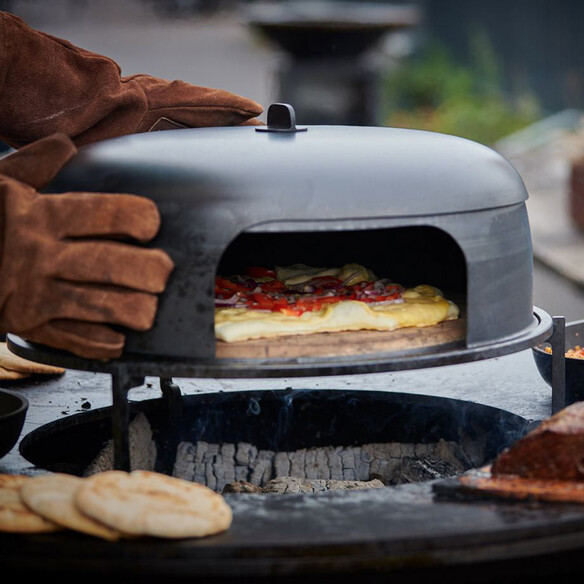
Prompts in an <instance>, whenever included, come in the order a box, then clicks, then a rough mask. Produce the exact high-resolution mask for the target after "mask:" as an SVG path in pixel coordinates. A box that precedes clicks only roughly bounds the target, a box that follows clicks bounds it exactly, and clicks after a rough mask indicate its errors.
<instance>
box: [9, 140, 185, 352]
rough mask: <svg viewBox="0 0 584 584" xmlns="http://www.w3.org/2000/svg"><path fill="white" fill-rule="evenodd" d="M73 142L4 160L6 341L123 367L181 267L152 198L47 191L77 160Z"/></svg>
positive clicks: (34, 147) (36, 146) (44, 145)
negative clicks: (132, 334)
mask: <svg viewBox="0 0 584 584" xmlns="http://www.w3.org/2000/svg"><path fill="white" fill-rule="evenodd" d="M75 152H76V148H75V146H74V145H73V143H72V142H71V141H70V140H69V139H68V138H67V137H66V136H65V135H62V134H61V135H59V134H57V135H53V136H49V137H47V138H45V139H43V140H39V141H37V142H35V143H33V144H31V145H29V146H26V147H24V148H22V149H21V150H19V151H17V152H15V153H14V154H11V155H9V156H7V157H5V158H4V159H2V160H0V235H1V237H0V242H2V243H1V245H2V249H1V250H0V332H10V333H14V334H18V335H20V336H22V337H23V338H26V339H28V340H30V341H36V342H39V343H43V344H46V345H49V346H51V347H55V348H58V349H65V350H68V351H71V352H72V353H74V354H76V355H78V356H80V357H85V358H92V359H94V358H114V357H118V356H119V355H120V354H121V353H122V350H123V345H124V335H123V334H122V333H121V332H119V331H118V330H115V328H113V327H115V325H120V326H123V327H128V328H130V329H134V330H137V331H144V330H147V329H149V328H150V327H151V326H152V325H153V322H154V317H155V313H156V309H157V294H158V293H160V292H162V291H163V290H164V288H165V286H166V282H167V279H168V277H169V275H170V273H171V270H172V268H173V262H172V260H171V259H170V258H169V257H168V255H167V254H166V253H165V252H164V251H162V250H159V249H148V248H145V247H141V246H138V245H136V242H147V241H149V240H151V239H152V238H153V237H154V236H155V235H156V233H157V231H158V229H159V225H160V216H159V213H158V210H157V208H156V205H155V204H154V203H153V202H152V201H150V200H149V199H146V198H143V197H138V196H136V195H130V194H100V193H66V194H59V195H48V194H47V195H43V194H40V193H39V192H38V190H40V189H41V188H42V187H43V186H45V185H46V184H47V183H48V182H49V181H50V180H51V179H52V178H53V177H54V176H55V175H56V174H57V172H58V171H59V170H60V169H61V168H62V167H63V165H64V164H65V163H66V162H67V161H68V160H69V159H70V158H71V157H72V156H73V155H74V154H75Z"/></svg>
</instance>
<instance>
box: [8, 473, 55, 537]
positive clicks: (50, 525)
mask: <svg viewBox="0 0 584 584" xmlns="http://www.w3.org/2000/svg"><path fill="white" fill-rule="evenodd" d="M32 478H33V477H28V476H24V475H12V474H0V531H9V532H19V533H45V532H49V531H58V530H60V529H62V528H61V527H60V526H59V525H57V524H56V523H54V522H53V521H50V520H48V519H45V518H44V517H42V516H41V515H39V514H38V513H35V512H34V511H32V510H31V509H30V508H29V507H27V506H26V505H25V504H24V502H23V501H22V498H21V494H20V490H21V488H22V486H23V485H25V484H26V483H27V482H28V481H30V480H32Z"/></svg>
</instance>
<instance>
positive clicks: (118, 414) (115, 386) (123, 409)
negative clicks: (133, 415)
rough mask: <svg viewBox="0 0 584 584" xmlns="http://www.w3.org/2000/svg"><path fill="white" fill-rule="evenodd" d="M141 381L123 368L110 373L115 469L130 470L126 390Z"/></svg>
mask: <svg viewBox="0 0 584 584" xmlns="http://www.w3.org/2000/svg"><path fill="white" fill-rule="evenodd" d="M143 383H144V378H143V377H135V376H132V375H130V374H128V372H127V371H125V370H124V369H117V370H116V371H115V372H113V373H112V402H113V408H112V433H113V446H114V468H115V469H116V470H125V471H127V472H129V471H130V470H131V464H130V462H131V461H130V430H129V426H130V406H129V404H128V392H129V391H130V389H132V388H133V387H137V386H139V385H142V384H143Z"/></svg>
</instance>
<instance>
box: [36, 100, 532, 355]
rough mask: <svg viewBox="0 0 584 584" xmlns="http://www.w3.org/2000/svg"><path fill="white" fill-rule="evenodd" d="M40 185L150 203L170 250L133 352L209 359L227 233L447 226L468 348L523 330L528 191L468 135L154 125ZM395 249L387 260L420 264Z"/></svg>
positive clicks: (528, 289)
mask: <svg viewBox="0 0 584 584" xmlns="http://www.w3.org/2000/svg"><path fill="white" fill-rule="evenodd" d="M272 107H273V106H272ZM269 122H270V120H269ZM48 190H49V192H52V193H58V192H66V191H72V190H77V191H94V192H113V193H117V192H124V193H135V194H139V195H143V196H146V197H149V198H151V199H152V200H154V201H155V202H156V203H157V205H158V207H159V209H160V212H161V216H162V228H161V231H160V233H159V235H158V236H157V238H156V239H155V240H154V241H153V242H152V243H151V245H152V246H155V247H162V248H164V249H165V250H166V251H168V253H169V254H170V255H171V257H172V258H173V260H174V261H175V264H176V268H175V271H174V272H173V274H172V276H171V279H170V281H169V284H168V288H167V290H166V291H165V292H164V294H163V295H162V298H161V301H160V306H159V312H158V316H157V322H156V323H155V326H154V328H153V329H152V330H151V331H148V332H146V333H139V334H137V333H129V334H128V342H127V352H128V353H131V354H141V355H149V356H156V357H162V358H178V359H194V360H202V361H212V360H213V359H214V357H215V339H214V310H213V309H214V298H213V289H214V276H215V274H216V273H217V270H218V266H219V264H220V262H221V260H222V257H223V256H224V254H225V251H226V250H227V249H228V248H229V246H230V245H231V244H232V243H233V242H234V241H236V242H237V241H239V240H240V239H241V238H242V237H244V239H245V237H248V238H253V237H254V236H255V235H257V236H260V235H263V236H268V234H271V235H270V236H273V237H282V238H288V240H290V239H291V240H292V241H296V242H299V241H301V240H302V237H303V235H302V234H316V233H318V234H321V235H322V234H326V233H330V234H336V235H335V237H338V236H339V234H346V235H347V236H350V234H351V233H353V234H354V233H361V234H363V233H367V232H369V231H370V232H371V233H373V232H375V233H377V234H378V235H379V233H381V234H384V233H387V234H389V233H396V232H398V231H399V230H400V229H402V228H407V229H418V230H422V231H420V233H421V234H424V233H427V232H429V231H436V232H440V233H443V234H446V235H447V238H448V239H451V240H452V241H453V242H455V246H454V247H456V249H457V252H458V253H459V255H460V257H461V258H463V263H464V264H465V266H464V279H465V285H464V288H465V289H464V294H465V296H466V314H467V319H468V320H467V332H466V345H467V346H468V347H480V346H484V345H488V344H492V343H496V342H497V341H499V340H501V339H508V338H512V337H514V336H518V335H521V334H523V333H524V332H525V331H527V330H529V329H530V328H531V327H533V325H534V314H533V305H532V248H531V238H530V230H529V223H528V217H527V211H526V206H525V201H526V199H527V192H526V189H525V186H524V184H523V182H522V180H521V178H520V176H519V175H518V173H517V172H516V170H515V169H514V168H513V166H512V165H511V164H510V163H509V162H508V161H507V160H506V159H504V158H503V157H502V156H501V155H499V154H498V153H496V152H495V151H493V150H492V149H490V148H488V147H486V146H483V145H480V144H477V143H475V142H472V141H469V140H466V139H462V138H458V137H454V136H448V135H443V134H437V133H432V132H424V131H417V130H407V129H395V128H383V127H352V126H350V127H349V126H308V127H299V128H298V127H296V126H295V125H294V121H293V120H292V124H291V126H290V127H287V126H286V124H284V125H282V124H279V123H272V122H270V123H269V124H268V126H265V127H253V126H242V127H225V128H201V129H181V130H169V131H164V132H152V133H148V134H139V135H132V136H124V137H120V138H115V139H111V140H106V141H103V142H99V143H95V144H92V145H89V146H85V147H83V148H81V149H80V150H79V153H78V154H77V156H76V157H75V158H74V159H73V160H72V161H70V162H69V163H68V165H67V166H66V167H65V168H64V169H63V171H62V172H61V173H60V174H59V176H58V177H57V178H56V179H55V181H53V183H52V184H51V185H50V188H49V189H48ZM424 230H429V231H424ZM286 234H287V235H286ZM392 241H393V240H392ZM273 242H276V243H277V240H276V239H274V240H273ZM381 242H382V243H381V245H382V247H383V245H384V244H383V237H382V239H381ZM275 245H276V244H275ZM392 245H393V246H394V247H393V248H392V249H387V257H393V258H394V260H395V257H396V255H398V256H403V257H404V261H408V262H410V263H411V262H418V263H419V264H420V265H421V269H423V261H422V262H421V261H420V260H419V259H413V258H408V259H407V260H406V258H405V255H404V254H406V250H404V249H399V248H400V247H402V246H399V245H398V249H395V241H393V243H392ZM269 246H270V247H272V245H271V243H270V245H269ZM364 247H367V246H366V245H365V246H364ZM317 255H318V254H317ZM322 259H324V258H322ZM444 261H445V265H447V264H448V258H446V259H445V260H444ZM304 263H308V264H309V263H310V258H305V259H304ZM390 277H392V276H391V275H390ZM417 283H422V282H417ZM425 283H432V282H425Z"/></svg>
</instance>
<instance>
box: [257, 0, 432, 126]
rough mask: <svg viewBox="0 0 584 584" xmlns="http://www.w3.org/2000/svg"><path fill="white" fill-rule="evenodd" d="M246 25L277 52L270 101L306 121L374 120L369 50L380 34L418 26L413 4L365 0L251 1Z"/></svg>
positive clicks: (375, 79)
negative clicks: (280, 54) (279, 62)
mask: <svg viewBox="0 0 584 584" xmlns="http://www.w3.org/2000/svg"><path fill="white" fill-rule="evenodd" d="M247 18H248V23H249V26H250V27H251V28H252V29H253V30H256V31H259V32H260V33H261V34H262V35H264V36H265V37H266V38H267V39H269V41H271V42H272V43H274V45H275V46H277V47H278V48H279V49H281V50H282V51H284V52H285V54H286V57H287V59H286V62H285V63H284V64H283V66H282V67H281V69H280V71H279V73H278V78H277V83H278V99H279V100H280V101H285V102H287V103H291V104H293V105H294V108H295V109H296V111H297V113H298V117H299V119H301V120H302V121H303V122H305V123H308V124H346V125H354V126H365V125H378V124H379V116H378V111H379V104H378V94H379V90H378V83H379V75H380V71H379V67H378V65H377V64H376V63H375V62H374V60H372V59H370V58H369V56H370V53H371V51H372V50H373V49H374V48H375V47H376V46H377V45H378V44H379V42H380V41H381V40H382V39H383V38H384V37H385V35H386V34H391V33H392V32H394V31H398V30H403V29H406V28H409V27H411V26H414V25H416V24H418V22H419V20H420V12H419V10H418V8H417V7H416V6H414V5H410V4H403V5H389V4H383V3H368V2H338V1H337V2H335V1H332V2H331V1H324V2H322V1H308V2H279V3H262V2H259V3H254V4H252V6H251V7H250V8H249V10H248V12H247Z"/></svg>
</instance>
